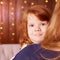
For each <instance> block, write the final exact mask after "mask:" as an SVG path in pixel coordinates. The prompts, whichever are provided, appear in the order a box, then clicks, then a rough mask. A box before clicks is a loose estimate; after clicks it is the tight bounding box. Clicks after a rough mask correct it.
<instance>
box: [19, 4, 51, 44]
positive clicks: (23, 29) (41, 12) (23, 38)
mask: <svg viewBox="0 0 60 60" xmlns="http://www.w3.org/2000/svg"><path fill="white" fill-rule="evenodd" d="M29 13H33V14H34V15H36V16H37V17H38V18H39V20H42V21H47V22H49V20H50V18H51V11H50V10H49V9H48V8H47V7H45V6H41V5H35V6H32V7H29V8H27V9H26V10H25V11H24V12H23V15H22V20H21V22H20V25H21V26H20V39H19V41H20V44H21V45H23V44H24V43H26V44H31V43H32V41H31V40H30V39H29V37H28V33H27V15H28V14H29Z"/></svg>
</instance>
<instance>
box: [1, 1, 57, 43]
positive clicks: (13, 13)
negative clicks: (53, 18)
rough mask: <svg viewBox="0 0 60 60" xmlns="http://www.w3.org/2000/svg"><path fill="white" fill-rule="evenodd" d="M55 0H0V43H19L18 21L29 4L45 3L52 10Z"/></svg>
mask: <svg viewBox="0 0 60 60" xmlns="http://www.w3.org/2000/svg"><path fill="white" fill-rule="evenodd" d="M56 2H57V0H0V44H18V43H19V31H18V27H19V22H20V20H21V16H22V11H24V9H26V8H27V7H29V6H33V5H45V6H46V7H48V8H50V9H51V11H52V12H53V9H54V6H55V4H56Z"/></svg>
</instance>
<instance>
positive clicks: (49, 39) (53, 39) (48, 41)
mask: <svg viewBox="0 0 60 60" xmlns="http://www.w3.org/2000/svg"><path fill="white" fill-rule="evenodd" d="M42 46H43V47H45V48H48V49H50V48H53V47H54V48H55V47H59V48H60V0H58V2H57V4H56V6H55V9H54V12H53V15H52V18H51V22H50V25H49V27H48V28H47V33H46V35H45V40H43V41H42Z"/></svg>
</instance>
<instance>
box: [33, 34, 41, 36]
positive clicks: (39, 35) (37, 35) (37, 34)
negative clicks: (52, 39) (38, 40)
mask: <svg viewBox="0 0 60 60" xmlns="http://www.w3.org/2000/svg"><path fill="white" fill-rule="evenodd" d="M34 35H35V36H42V34H34Z"/></svg>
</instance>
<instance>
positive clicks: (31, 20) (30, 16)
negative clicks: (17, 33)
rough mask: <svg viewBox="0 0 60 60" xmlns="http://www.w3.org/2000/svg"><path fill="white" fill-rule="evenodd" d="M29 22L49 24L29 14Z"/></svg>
mask: <svg viewBox="0 0 60 60" xmlns="http://www.w3.org/2000/svg"><path fill="white" fill-rule="evenodd" d="M27 21H28V22H32V23H33V22H36V23H37V22H47V21H42V20H41V19H39V18H38V17H37V16H36V15H35V14H33V13H29V14H28V16H27Z"/></svg>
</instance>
